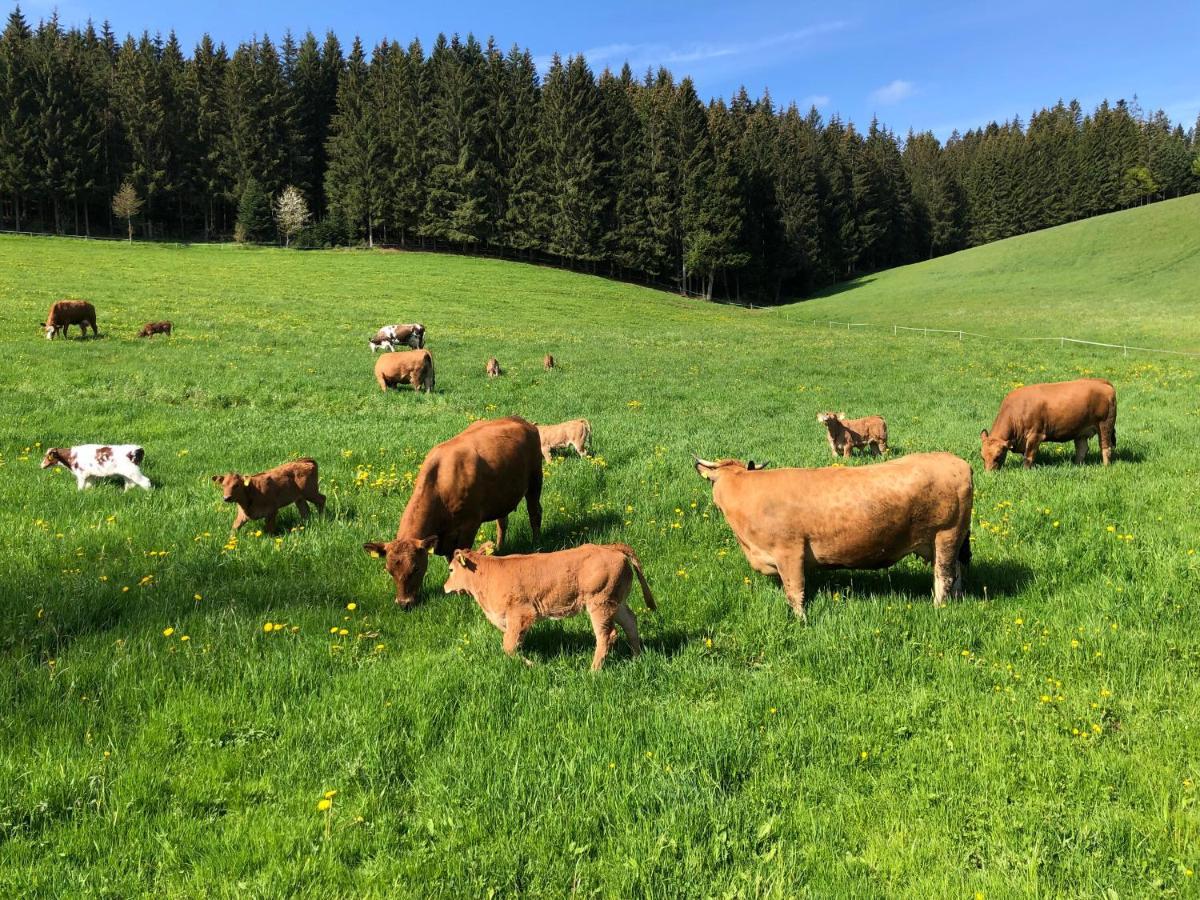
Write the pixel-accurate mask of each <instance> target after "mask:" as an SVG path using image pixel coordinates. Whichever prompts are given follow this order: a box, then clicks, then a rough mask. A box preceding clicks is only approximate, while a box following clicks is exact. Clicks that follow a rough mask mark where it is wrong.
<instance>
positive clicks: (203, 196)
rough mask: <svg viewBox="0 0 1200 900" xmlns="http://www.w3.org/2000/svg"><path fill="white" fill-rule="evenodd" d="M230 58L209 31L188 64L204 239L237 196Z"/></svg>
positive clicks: (194, 176)
mask: <svg viewBox="0 0 1200 900" xmlns="http://www.w3.org/2000/svg"><path fill="white" fill-rule="evenodd" d="M228 65H229V58H228V56H227V55H226V53H225V47H224V46H220V47H214V46H213V42H212V38H210V37H209V36H208V35H207V34H206V35H204V37H203V38H201V39H200V43H199V44H198V45H197V46H196V49H195V51H194V53H193V54H192V64H191V66H189V67H188V80H189V81H190V82H191V83H190V85H189V88H188V90H189V92H190V93H191V95H192V96H193V97H194V98H195V110H196V120H195V126H194V132H193V133H194V134H195V139H196V143H197V147H196V152H195V154H194V155H193V165H194V167H195V168H194V170H193V175H192V178H193V183H194V185H195V190H196V192H197V193H198V194H199V195H200V196H199V197H198V198H197V200H198V201H199V204H200V207H201V215H202V218H203V222H204V225H203V228H204V232H203V233H204V238H205V239H206V240H207V239H208V238H210V237H211V236H212V234H213V233H214V232H215V231H216V230H217V228H218V225H217V217H218V215H219V214H220V213H222V212H224V209H225V208H226V206H227V204H228V203H229V202H230V200H231V198H232V197H233V196H234V189H235V188H234V178H235V172H236V171H237V169H236V165H235V163H234V159H233V147H232V138H231V135H230V132H229V121H230V116H229V113H228V109H227V106H226V91H225V78H226V68H227V67H228Z"/></svg>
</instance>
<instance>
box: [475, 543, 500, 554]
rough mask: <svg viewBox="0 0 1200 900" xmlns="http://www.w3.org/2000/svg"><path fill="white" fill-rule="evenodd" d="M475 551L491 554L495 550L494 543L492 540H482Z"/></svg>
mask: <svg viewBox="0 0 1200 900" xmlns="http://www.w3.org/2000/svg"><path fill="white" fill-rule="evenodd" d="M475 552H476V553H482V554H483V555H484V556H491V555H492V554H493V553H495V552H496V545H495V544H494V543H493V542H492V541H484V542H483V543H482V544H480V545H479V547H478V549H477V550H476V551H475Z"/></svg>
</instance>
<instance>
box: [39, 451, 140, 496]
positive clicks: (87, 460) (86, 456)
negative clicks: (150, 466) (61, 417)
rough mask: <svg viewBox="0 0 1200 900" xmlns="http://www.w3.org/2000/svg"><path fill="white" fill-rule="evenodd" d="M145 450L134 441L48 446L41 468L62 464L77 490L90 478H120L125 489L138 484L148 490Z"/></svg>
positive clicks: (85, 484)
mask: <svg viewBox="0 0 1200 900" xmlns="http://www.w3.org/2000/svg"><path fill="white" fill-rule="evenodd" d="M145 455H146V452H145V451H144V450H143V449H142V448H141V447H139V446H138V445H137V444H80V445H79V446H78V447H51V448H50V449H49V450H47V451H46V455H45V457H44V458H43V459H42V468H43V469H48V468H50V467H51V466H62V467H63V468H65V469H69V470H70V472H71V474H72V475H74V476H75V481H76V482H77V483H78V486H79V490H81V491H82V490H83V489H84V488H86V487H88V486H89V483H90V482H91V480H92V479H93V478H122V479H124V480H125V490H129V489H130V488H131V487H132V486H133V485H135V484H136V485H137V486H138V487H140V488H144V489H145V490H147V491H148V490H150V488H151V486H152V485H151V484H150V479H149V478H147V477H146V476H145V475H143V474H142V470H141V468H140V467H141V464H142V459H143V458H144V457H145Z"/></svg>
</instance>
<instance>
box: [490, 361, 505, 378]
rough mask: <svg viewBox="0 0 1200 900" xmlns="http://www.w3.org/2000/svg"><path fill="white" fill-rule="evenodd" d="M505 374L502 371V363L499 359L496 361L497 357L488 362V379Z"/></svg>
mask: <svg viewBox="0 0 1200 900" xmlns="http://www.w3.org/2000/svg"><path fill="white" fill-rule="evenodd" d="M503 374H504V373H503V372H501V371H500V361H499V360H498V359H496V357H494V356H493V357H491V358H490V359H489V360H488V361H487V376H488V378H495V377H497V376H498V375H503Z"/></svg>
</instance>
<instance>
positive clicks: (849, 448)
mask: <svg viewBox="0 0 1200 900" xmlns="http://www.w3.org/2000/svg"><path fill="white" fill-rule="evenodd" d="M853 450H854V442H853V441H849V440H848V441H846V442H845V443H844V444H842V458H843V459H849V458H850V454H851V453H852V452H853Z"/></svg>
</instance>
